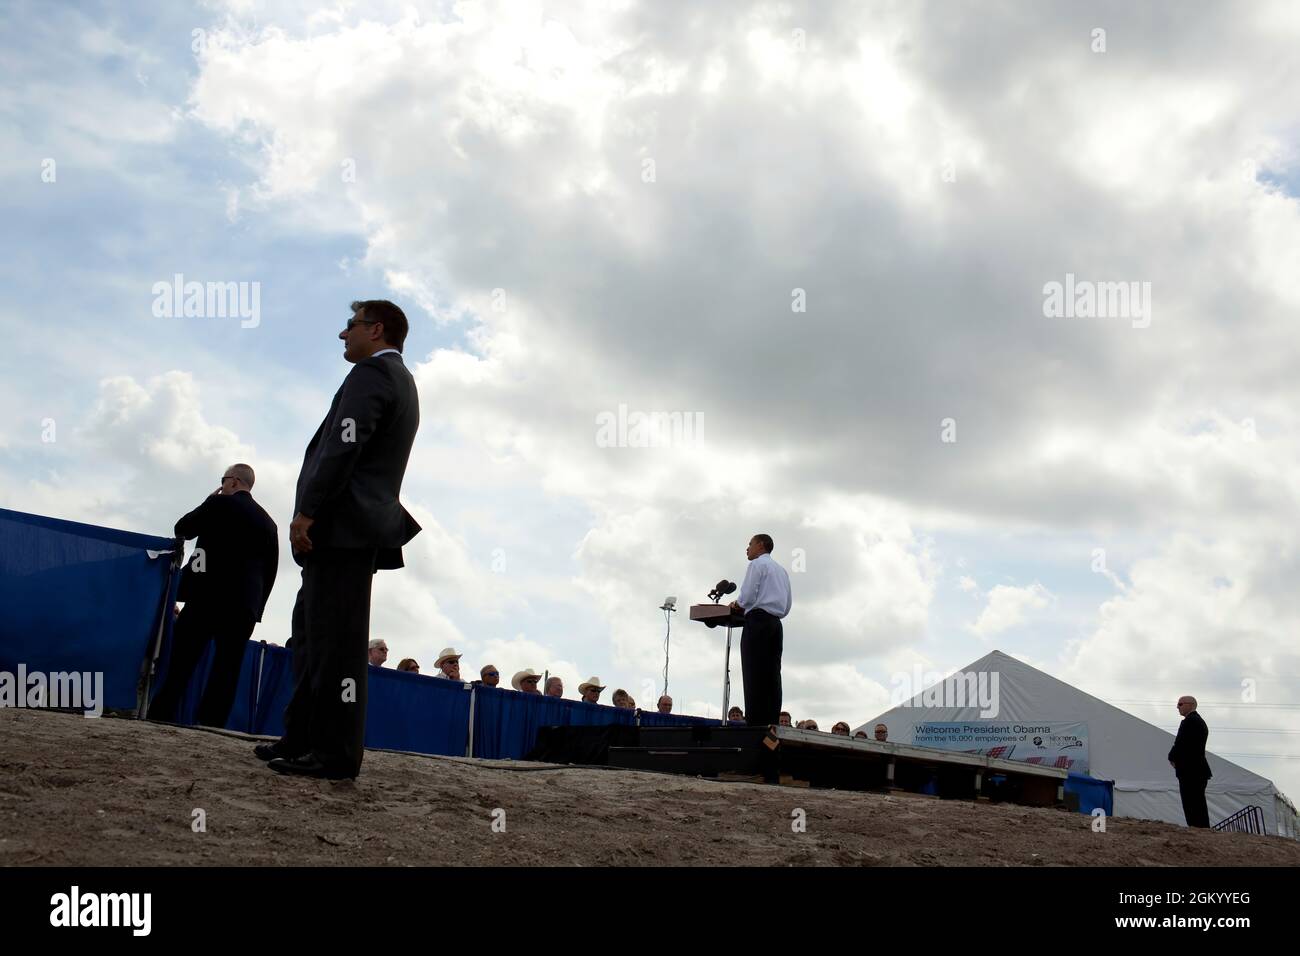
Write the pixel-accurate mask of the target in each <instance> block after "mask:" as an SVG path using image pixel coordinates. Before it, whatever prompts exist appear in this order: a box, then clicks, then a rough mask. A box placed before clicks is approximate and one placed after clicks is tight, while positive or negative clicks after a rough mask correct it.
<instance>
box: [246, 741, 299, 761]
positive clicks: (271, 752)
mask: <svg viewBox="0 0 1300 956" xmlns="http://www.w3.org/2000/svg"><path fill="white" fill-rule="evenodd" d="M282 744H283V741H280V740H277V741H276V742H275V743H271V744H258V745H257V746H256V747H254V748H253V753H254V754H256V756H257V759H258V760H274V759H275V758H276V757H289V758H291V757H292V756H293V754H291V753H289V752H288V751H287V750H285V749H284V747H283V746H282Z"/></svg>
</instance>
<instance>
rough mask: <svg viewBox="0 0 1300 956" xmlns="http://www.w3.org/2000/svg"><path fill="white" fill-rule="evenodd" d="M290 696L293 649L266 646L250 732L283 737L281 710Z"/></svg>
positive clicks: (291, 689)
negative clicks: (259, 688) (259, 687)
mask: <svg viewBox="0 0 1300 956" xmlns="http://www.w3.org/2000/svg"><path fill="white" fill-rule="evenodd" d="M292 699H293V651H291V650H290V649H289V648H287V647H270V646H268V647H267V648H266V654H265V656H264V657H263V658H262V685H261V690H260V691H258V695H257V706H256V709H255V710H254V712H253V728H252V731H251V732H252V733H255V734H269V735H270V736H272V737H283V736H284V709H285V708H286V707H288V706H289V701H290V700H292Z"/></svg>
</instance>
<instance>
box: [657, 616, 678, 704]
mask: <svg viewBox="0 0 1300 956" xmlns="http://www.w3.org/2000/svg"><path fill="white" fill-rule="evenodd" d="M659 610H661V611H663V612H664V624H666V625H667V627H666V628H665V630H664V690H663V692H664V695H667V693H668V642H669V639H670V637H671V636H672V632H673V612H674V611H676V610H677V608H676V607H674V606H673V605H671V604H669V603H667V602H666V601H665V602H664V603H663V604H661V605H660V606H659Z"/></svg>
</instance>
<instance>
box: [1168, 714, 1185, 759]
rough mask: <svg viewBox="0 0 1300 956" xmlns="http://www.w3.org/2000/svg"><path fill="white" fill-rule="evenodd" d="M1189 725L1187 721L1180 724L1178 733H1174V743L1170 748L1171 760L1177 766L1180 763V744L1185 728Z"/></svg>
mask: <svg viewBox="0 0 1300 956" xmlns="http://www.w3.org/2000/svg"><path fill="white" fill-rule="evenodd" d="M1186 726H1187V721H1185V720H1184V721H1183V722H1182V723H1180V724H1179V725H1178V733H1176V734H1174V745H1173V746H1172V747H1170V748H1169V762H1170V763H1172V764H1174V765H1175V766H1177V764H1178V744H1179V742H1180V741H1182V739H1183V728H1184V727H1186Z"/></svg>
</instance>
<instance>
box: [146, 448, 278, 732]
mask: <svg viewBox="0 0 1300 956" xmlns="http://www.w3.org/2000/svg"><path fill="white" fill-rule="evenodd" d="M253 481H254V475H253V469H252V468H250V467H249V466H248V465H245V464H238V465H231V466H230V467H229V468H227V469H226V472H225V474H223V475H222V476H221V484H220V485H219V486H218V487H217V490H216V491H214V492H212V494H210V495H208V497H207V499H206V500H205V501H204V502H203V504H201V505H199V506H198V507H197V508H195V509H194V510H193V511H191V512H190V513H189V514H187V515H186V516H185V517H183V518H181V519H180V520H179V521H177V522H176V537H178V538H198V539H199V540H198V542H197V543H196V544H195V547H194V553H193V554H192V555H190V560H189V563H188V564H186V565H185V569H184V570H183V571H182V572H181V583H180V590H179V592H178V593H177V595H176V596H177V599H178V600H181V601H184V602H185V608H184V610H182V611H181V613H180V616H179V617H177V619H176V625H175V628H174V629H173V631H172V650H171V662H170V663H169V664H168V666H167V679H166V680H164V681H163V684H162V687H160V688H159V689H158V694H157V696H155V697H154V699H153V703H152V704H151V705H150V707H149V718H150V719H151V720H176V718H177V708H178V707H179V705H180V700H181V697H182V696H183V695H184V694H185V689H186V688H187V687H188V686H189V683H190V680H191V678H192V677H193V676H194V668H195V667H196V666H197V665H198V663H199V659H200V658H201V657H203V652H204V651H205V650H207V647H208V643H209V642H210V641H211V642H214V643H215V645H216V652H215V654H214V656H213V658H212V669H211V670H210V671H209V672H208V683H207V686H206V687H205V688H204V690H203V696H202V698H200V700H199V706H198V710H197V711H196V712H195V718H194V719H195V721H196V722H197V723H200V724H206V725H207V726H210V727H224V726H226V719H227V718H228V717H229V716H230V705H231V704H232V703H234V700H235V691H236V689H237V688H238V686H239V669H240V667H241V666H242V665H243V663H244V650H245V647H246V646H247V644H248V639H249V637H250V636H252V633H253V627H254V625H256V623H257V622H258V621H260V620H261V619H262V611H263V610H264V609H265V608H266V599H267V598H269V597H270V596H271V587H272V586H273V585H274V584H275V572H276V568H277V566H278V564H279V558H280V549H279V544H278V542H277V538H278V532H277V531H276V528H275V522H274V521H272V520H271V516H270V515H268V514H267V513H266V511H265V510H263V508H262V506H261V505H259V504H258V503H257V502H256V501H254V500H253V496H252V494H251V493H250V492H251V491H252V489H253Z"/></svg>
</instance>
